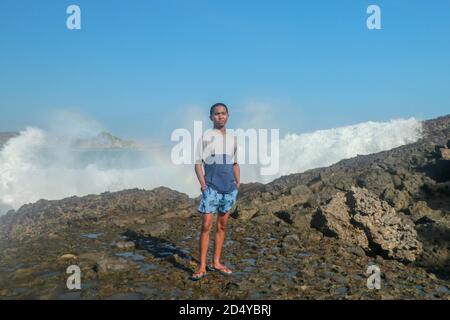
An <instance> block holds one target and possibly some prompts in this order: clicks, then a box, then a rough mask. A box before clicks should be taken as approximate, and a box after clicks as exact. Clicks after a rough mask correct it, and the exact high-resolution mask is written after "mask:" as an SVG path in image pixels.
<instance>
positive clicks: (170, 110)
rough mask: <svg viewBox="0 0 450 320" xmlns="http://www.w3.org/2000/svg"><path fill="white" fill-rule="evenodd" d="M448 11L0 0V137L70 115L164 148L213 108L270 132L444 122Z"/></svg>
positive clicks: (412, 3)
mask: <svg viewBox="0 0 450 320" xmlns="http://www.w3.org/2000/svg"><path fill="white" fill-rule="evenodd" d="M70 4H77V5H79V6H80V7H81V14H82V16H81V23H82V29H81V30H74V31H70V30H68V29H67V28H66V19H67V17H68V15H67V14H66V8H67V6H68V5H70ZM370 4H377V5H379V6H380V7H381V13H382V16H381V19H382V20H381V21H382V30H373V31H370V30H368V29H367V28H366V19H367V17H368V15H367V14H366V8H367V7H368V5H370ZM449 14H450V2H449V1H446V0H441V1H439V0H434V1H418V0H408V1H406V0H402V1H399V0H390V1H378V0H373V1H359V0H340V1H337V0H336V1H331V0H327V1H300V0H295V1H294V0H293V1H265V0H258V1H256V0H239V1H237V0H227V1H217V0H209V1H197V0H192V1H187V0H184V1H182V0H179V1H173V0H158V1H156V0H148V1H143V0H142V1H141V0H134V1H117V0H111V1H102V0H71V1H63V0H42V1H24V0H2V1H1V2H0V48H1V49H0V70H1V71H0V110H1V116H0V131H18V130H21V129H23V128H24V127H25V126H27V125H34V126H44V127H45V126H46V125H48V122H49V118H51V116H49V115H51V114H53V113H55V111H58V110H71V111H72V112H74V113H79V114H81V115H82V116H84V117H87V118H89V119H95V121H98V122H99V123H101V124H102V125H103V126H104V127H105V128H106V129H107V130H108V131H110V132H113V133H114V134H116V135H118V136H121V137H124V138H135V137H136V138H145V139H149V140H158V141H165V140H168V139H169V137H170V132H171V131H172V130H173V129H175V128H177V127H179V126H182V125H184V124H185V123H186V122H187V121H190V120H191V119H192V118H195V117H196V116H197V115H198V114H202V113H204V116H205V117H206V116H207V113H208V111H209V106H210V105H211V104H212V103H214V102H216V101H223V102H225V103H227V104H228V105H229V107H230V112H231V118H230V123H229V125H230V126H231V127H238V126H239V127H245V126H246V125H247V124H260V125H264V126H266V127H267V126H271V127H273V128H280V129H281V133H286V132H296V133H301V132H309V131H314V130H317V129H327V128H332V127H337V126H342V125H347V124H354V123H359V122H364V121H369V120H373V121H386V120H389V119H393V118H399V117H410V116H414V117H416V118H418V119H428V118H433V117H436V116H439V115H444V114H448V113H450V112H449V110H450V108H449V107H450V103H449V102H450V59H449V57H450V43H449V42H450V37H449V35H450V19H449ZM204 119H206V118H204ZM258 119H262V120H261V122H258Z"/></svg>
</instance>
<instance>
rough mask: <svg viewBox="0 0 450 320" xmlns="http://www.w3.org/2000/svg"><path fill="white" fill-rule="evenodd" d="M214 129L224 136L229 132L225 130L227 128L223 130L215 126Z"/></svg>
mask: <svg viewBox="0 0 450 320" xmlns="http://www.w3.org/2000/svg"><path fill="white" fill-rule="evenodd" d="M214 129H215V130H219V131H220V133H222V134H225V133H226V132H227V131H226V129H225V126H223V127H221V128H218V127H216V126H214Z"/></svg>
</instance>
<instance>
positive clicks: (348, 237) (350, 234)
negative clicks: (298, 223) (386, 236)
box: [311, 192, 369, 248]
mask: <svg viewBox="0 0 450 320" xmlns="http://www.w3.org/2000/svg"><path fill="white" fill-rule="evenodd" d="M311 226H312V227H314V228H317V229H318V230H320V231H322V232H323V234H324V235H326V236H329V237H337V238H338V239H341V240H342V241H343V242H345V243H350V244H353V245H355V246H359V247H362V248H368V247H369V242H368V240H367V236H366V235H365V233H364V231H363V230H361V229H358V228H355V227H354V226H353V225H352V223H351V221H350V215H349V213H348V207H347V205H346V196H345V193H343V192H338V193H337V194H336V195H335V196H334V197H333V198H332V199H331V201H330V202H329V203H328V204H327V205H326V206H323V207H320V208H319V209H318V211H317V212H316V213H315V214H314V215H313V218H312V220H311Z"/></svg>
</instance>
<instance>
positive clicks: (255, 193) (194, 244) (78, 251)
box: [0, 115, 450, 300]
mask: <svg viewBox="0 0 450 320" xmlns="http://www.w3.org/2000/svg"><path fill="white" fill-rule="evenodd" d="M423 130H424V137H423V138H422V139H420V140H419V141H418V142H416V143H413V144H409V145H405V146H401V147H398V148H395V149H392V150H388V151H384V152H380V153H376V154H371V155H365V156H357V157H354V158H351V159H346V160H342V161H340V162H338V163H336V164H334V165H332V166H329V167H326V168H318V169H313V170H308V171H306V172H303V173H299V174H292V175H288V176H283V177H281V178H279V179H277V180H275V181H273V182H271V183H268V184H259V183H251V184H245V185H242V186H241V189H240V192H239V196H238V204H237V206H236V208H235V209H234V210H233V213H232V219H230V222H229V226H228V230H227V240H226V242H225V246H224V259H223V262H224V263H225V264H226V265H227V266H229V267H230V268H231V269H232V270H234V274H233V275H232V276H229V277H226V276H222V275H220V274H218V273H214V272H209V274H208V276H207V277H206V278H205V279H203V280H201V281H199V282H192V281H191V280H190V279H189V276H190V275H191V273H192V271H193V270H194V269H195V267H196V265H197V263H198V261H197V260H196V259H197V256H198V236H199V230H200V217H199V215H198V214H197V212H196V206H197V204H198V200H199V199H192V198H189V197H188V196H187V195H185V194H183V193H180V192H177V191H174V190H170V189H168V188H165V187H159V188H156V189H153V190H140V189H131V190H123V191H120V192H114V193H110V192H105V193H102V194H99V195H89V196H85V197H76V196H74V197H69V198H65V199H62V200H58V201H47V200H40V201H38V202H36V203H33V204H27V205H24V206H22V207H21V208H19V209H18V210H17V211H13V210H11V211H10V212H8V213H7V214H6V215H5V216H2V217H0V299H447V300H448V299H449V298H450V288H449V285H450V257H449V249H450V248H449V244H450V219H449V217H450V215H449V214H450V157H449V155H450V154H449V151H448V150H449V148H450V115H448V116H445V117H440V118H437V119H432V120H427V121H424V122H423ZM211 238H212V239H213V234H212V237H211ZM211 248H212V247H211ZM211 251H212V250H211ZM70 265H77V266H79V267H80V269H81V289H80V290H69V289H68V288H67V286H66V281H67V278H68V277H69V274H67V273H66V270H67V267H68V266H70ZM371 265H376V266H378V267H379V269H380V271H381V289H379V290H370V289H368V288H367V278H368V276H369V275H368V274H367V273H366V271H367V269H368V267H369V266H371Z"/></svg>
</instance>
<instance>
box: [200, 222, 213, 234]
mask: <svg viewBox="0 0 450 320" xmlns="http://www.w3.org/2000/svg"><path fill="white" fill-rule="evenodd" d="M211 229H212V223H208V224H203V226H202V232H203V233H210V232H211Z"/></svg>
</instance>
